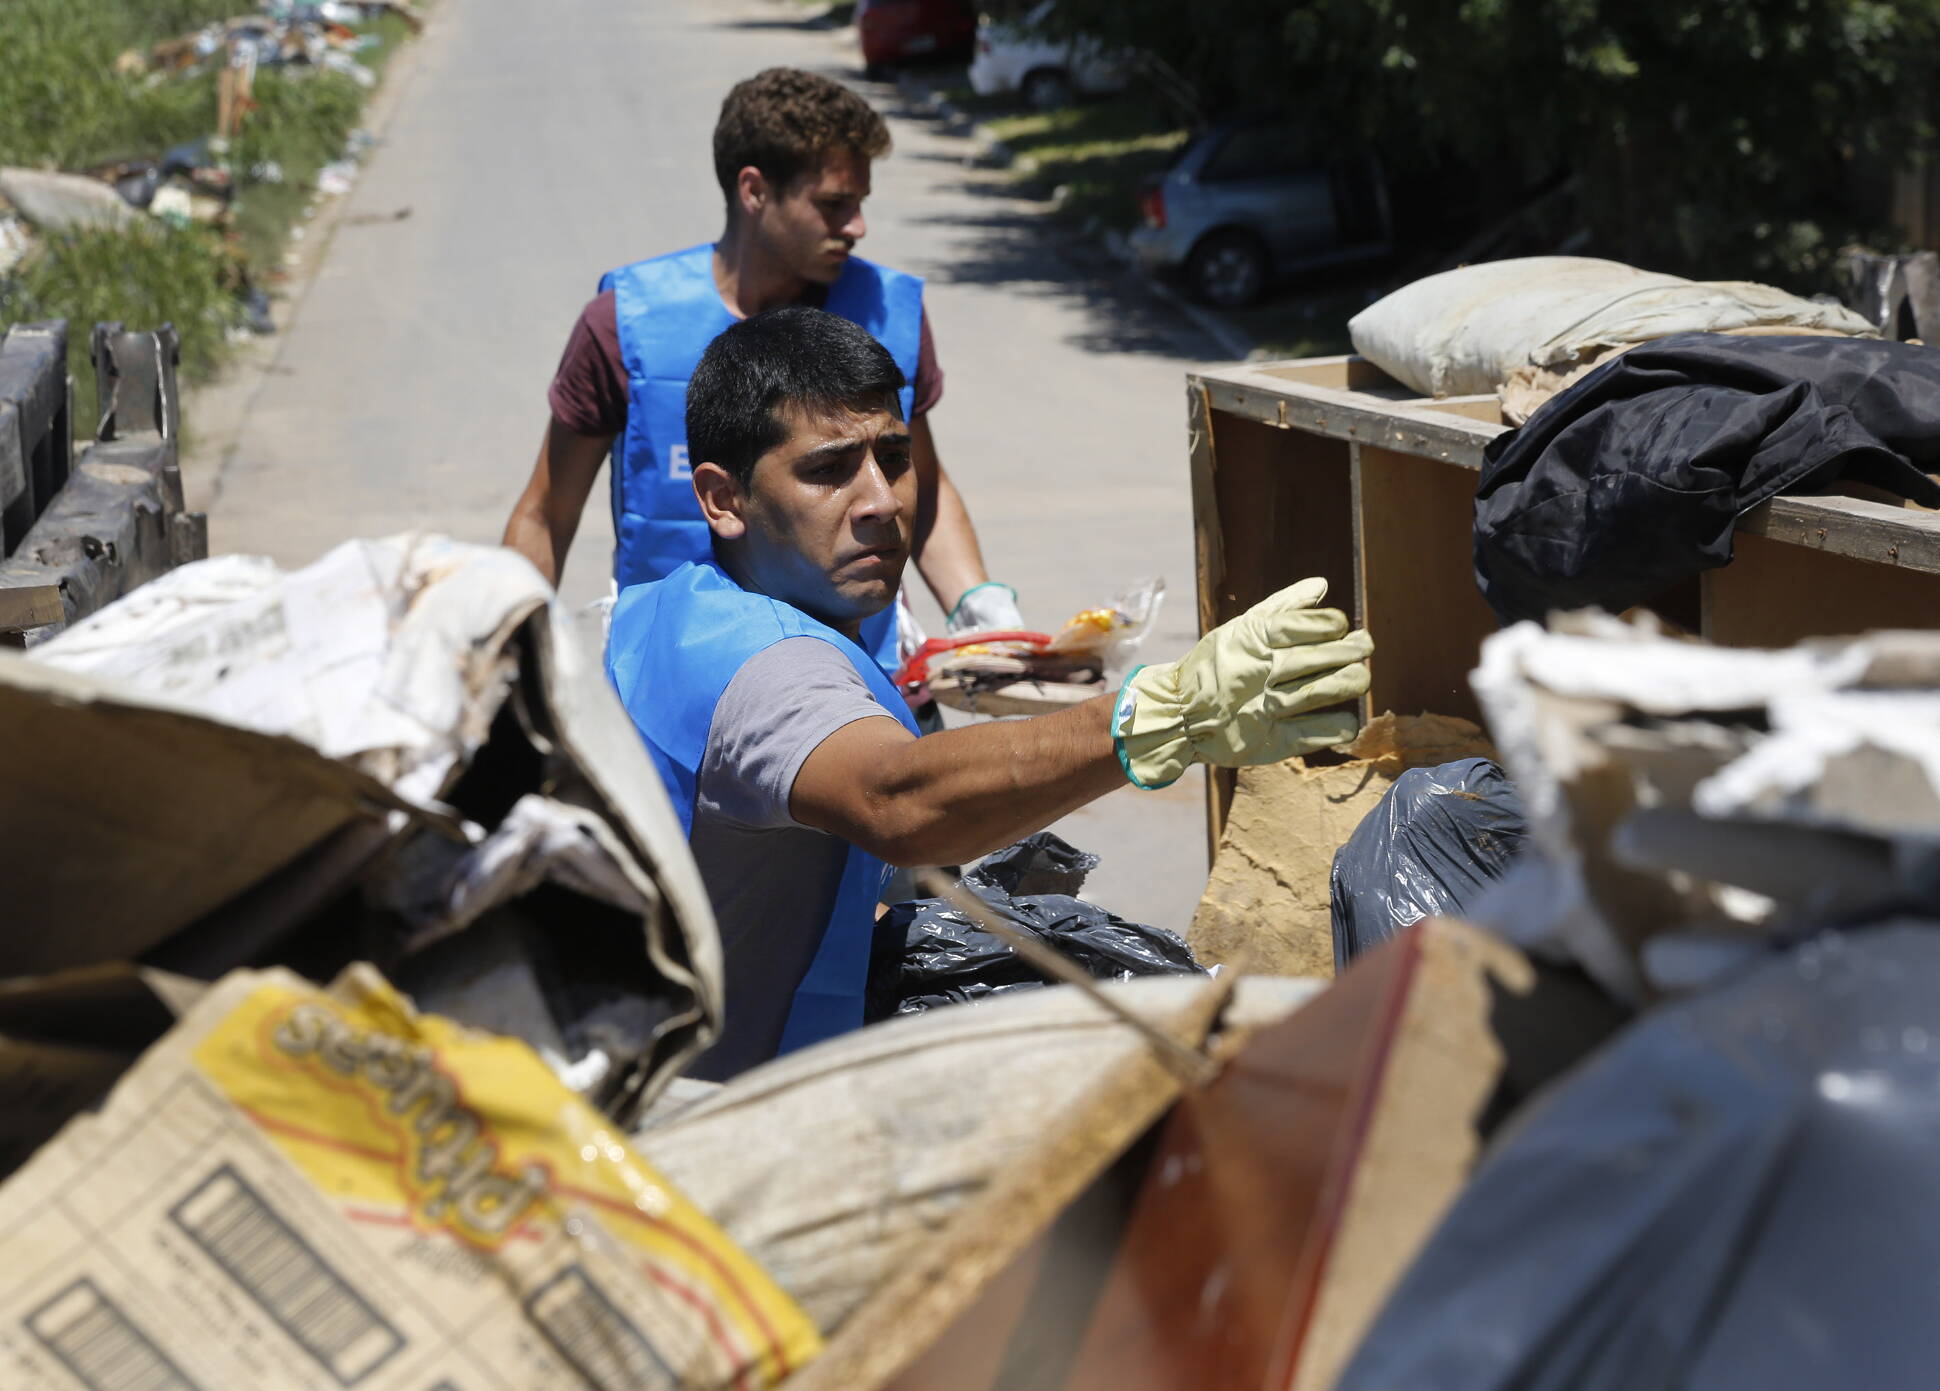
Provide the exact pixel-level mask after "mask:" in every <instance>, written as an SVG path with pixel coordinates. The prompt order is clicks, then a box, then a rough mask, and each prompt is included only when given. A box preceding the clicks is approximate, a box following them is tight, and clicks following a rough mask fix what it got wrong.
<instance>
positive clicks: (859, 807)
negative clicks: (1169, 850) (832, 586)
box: [788, 696, 1125, 865]
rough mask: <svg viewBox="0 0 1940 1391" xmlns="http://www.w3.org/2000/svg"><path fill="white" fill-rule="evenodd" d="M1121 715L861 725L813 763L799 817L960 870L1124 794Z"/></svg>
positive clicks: (795, 810) (889, 856) (1104, 709)
mask: <svg viewBox="0 0 1940 1391" xmlns="http://www.w3.org/2000/svg"><path fill="white" fill-rule="evenodd" d="M1111 712H1112V699H1111V697H1110V696H1099V697H1098V698H1096V699H1095V700H1088V701H1086V702H1085V703H1084V704H1082V705H1077V706H1073V707H1072V708H1071V709H1069V710H1060V711H1058V712H1057V713H1056V714H1054V715H1042V716H1039V717H1038V718H1036V719H1029V720H1015V721H1010V722H1006V723H992V724H981V725H971V726H969V727H967V728H964V729H949V730H943V731H941V732H939V733H936V734H932V735H929V736H928V737H926V738H922V739H918V738H915V737H914V736H913V735H911V734H910V733H909V731H908V730H906V729H904V728H903V727H902V725H900V724H898V723H897V722H896V721H895V720H893V719H890V718H888V717H887V716H885V717H884V718H882V719H867V720H857V721H855V722H854V723H853V724H848V725H844V726H843V727H842V728H841V729H838V730H837V731H836V732H835V733H833V734H831V735H830V736H829V737H828V738H827V739H824V740H823V741H822V743H821V744H820V745H819V746H818V747H817V748H816V750H815V752H814V753H812V754H810V755H809V756H808V758H807V759H806V760H805V761H804V762H803V763H802V767H801V771H800V772H798V773H797V774H796V775H795V786H794V790H793V792H792V793H791V794H790V795H789V799H788V810H789V814H790V815H792V816H793V817H794V818H795V819H796V820H797V821H799V822H801V824H802V825H804V826H812V827H814V828H815V829H816V830H818V831H828V832H830V833H831V834H833V835H837V836H840V837H841V838H842V839H843V840H846V841H848V842H849V843H850V844H851V845H859V846H861V847H862V848H863V849H864V850H867V851H868V852H869V853H870V854H872V855H874V856H876V858H878V859H880V860H883V861H886V862H887V863H889V864H892V865H948V864H961V863H963V862H964V861H966V860H973V859H975V858H976V857H977V856H979V855H985V854H988V853H989V852H991V851H992V850H998V849H1001V848H1002V847H1004V846H1006V845H1009V844H1010V843H1011V842H1012V841H1015V840H1020V839H1022V838H1023V837H1024V836H1027V835H1029V834H1030V833H1031V832H1033V831H1037V830H1042V829H1043V828H1044V827H1045V826H1048V825H1050V824H1051V823H1052V822H1053V821H1055V820H1057V819H1058V818H1059V817H1060V816H1063V815H1065V814H1066V813H1068V812H1073V811H1076V810H1077V809H1078V808H1079V807H1081V806H1083V805H1085V803H1087V802H1091V801H1095V800H1097V799H1098V798H1100V797H1102V796H1104V795H1105V794H1106V793H1107V792H1110V791H1111V790H1112V789H1113V788H1116V787H1122V786H1123V785H1124V783H1125V774H1124V773H1123V772H1122V771H1121V770H1120V769H1119V766H1118V755H1117V754H1116V753H1115V752H1114V751H1113V749H1112V740H1111Z"/></svg>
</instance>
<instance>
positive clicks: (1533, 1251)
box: [1339, 921, 1940, 1391]
mask: <svg viewBox="0 0 1940 1391" xmlns="http://www.w3.org/2000/svg"><path fill="white" fill-rule="evenodd" d="M1935 928H1936V924H1933V923H1930V922H1908V921H1901V922H1895V923H1890V924H1886V925H1882V926H1880V927H1877V928H1873V929H1869V930H1864V931H1854V932H1850V933H1834V934H1826V935H1822V936H1820V937H1816V938H1814V939H1812V940H1810V941H1807V942H1805V943H1803V944H1802V945H1800V946H1798V947H1795V948H1793V949H1792V950H1790V951H1787V952H1785V953H1783V954H1782V955H1776V956H1773V957H1771V958H1768V959H1767V960H1765V961H1764V962H1762V963H1760V964H1759V965H1758V966H1756V967H1754V968H1753V969H1751V970H1750V971H1748V972H1747V973H1746V974H1744V975H1742V976H1740V977H1738V978H1736V979H1735V980H1734V981H1733V982H1732V983H1730V984H1728V985H1725V986H1722V987H1720V988H1718V989H1716V990H1713V991H1711V992H1709V993H1706V994H1704V995H1700V996H1696V997H1693V998H1691V999H1688V1000H1685V1001H1682V1002H1679V1003H1676V1004H1670V1005H1665V1006H1662V1007H1660V1008H1658V1009H1655V1010H1652V1011H1651V1012H1649V1013H1647V1014H1645V1015H1643V1016H1642V1017H1641V1018H1639V1019H1638V1020H1637V1021H1636V1022H1635V1023H1633V1024H1632V1025H1630V1026H1629V1027H1628V1028H1626V1029H1625V1030H1624V1031H1623V1032H1622V1033H1620V1034H1619V1035H1617V1037H1616V1038H1615V1039H1614V1040H1612V1041H1611V1042H1610V1043H1609V1044H1607V1045H1606V1046H1605V1047H1604V1048H1603V1049H1602V1050H1600V1051H1599V1052H1598V1053H1597V1054H1595V1055H1593V1056H1592V1057H1591V1058H1590V1059H1589V1060H1588V1061H1587V1062H1586V1063H1584V1064H1583V1065H1582V1066H1581V1067H1579V1068H1578V1069H1577V1070H1576V1071H1575V1072H1573V1073H1571V1074H1569V1075H1568V1076H1566V1077H1565V1078H1563V1079H1562V1080H1561V1081H1560V1082H1559V1083H1558V1084H1556V1085H1555V1086H1554V1087H1553V1088H1552V1089H1550V1090H1549V1091H1547V1092H1546V1093H1545V1094H1543V1095H1542V1096H1539V1097H1538V1098H1536V1099H1535V1100H1534V1101H1533V1102H1531V1103H1530V1104H1529V1106H1528V1107H1527V1108H1526V1109H1525V1110H1524V1111H1523V1112H1522V1113H1520V1114H1519V1115H1517V1116H1516V1117H1515V1118H1514V1119H1513V1120H1512V1121H1511V1122H1510V1123H1509V1125H1508V1126H1507V1127H1506V1128H1505V1129H1504V1131H1503V1133H1502V1134H1501V1135H1499V1136H1498V1137H1497V1138H1496V1141H1495V1143H1494V1145H1493V1147H1492V1149H1491V1151H1490V1153H1489V1155H1488V1157H1487V1158H1486V1159H1485V1160H1484V1162H1483V1164H1482V1165H1481V1167H1480V1169H1479V1170H1478V1171H1477V1172H1476V1174H1475V1176H1474V1178H1473V1179H1472V1180H1471V1181H1470V1182H1469V1184H1468V1187H1467V1188H1466V1189H1465V1190H1464V1191H1463V1193H1462V1194H1461V1196H1460V1198H1459V1199H1458V1200H1457V1201H1456V1203H1455V1206H1454V1207H1453V1208H1452V1209H1451V1210H1450V1211H1449V1213H1448V1215H1447V1217H1446V1218H1444V1220H1443V1221H1442V1224H1441V1226H1440V1227H1439V1229H1438V1230H1437V1231H1436V1232H1435V1234H1434V1235H1433V1236H1432V1237H1431V1238H1430V1240H1429V1243H1428V1245H1427V1246H1426V1248H1424V1250H1423V1251H1422V1253H1421V1254H1420V1256H1419V1257H1418V1258H1417V1259H1416V1260H1415V1262H1414V1264H1413V1266H1412V1267H1411V1268H1410V1269H1409V1270H1408V1271H1407V1273H1406V1274H1405V1275H1404V1276H1403V1277H1402V1280H1401V1282H1400V1284H1399V1286H1398V1287H1397V1289H1396V1290H1395V1292H1394V1294H1393V1295H1392V1296H1391V1297H1390V1299H1389V1300H1388V1303H1387V1305H1386V1307H1385V1308H1384V1309H1383V1310H1382V1311H1381V1313H1380V1315H1379V1316H1378V1317H1377V1318H1376V1320H1375V1322H1374V1325H1373V1327H1372V1329H1371V1330H1370V1331H1369V1333H1368V1336H1367V1337H1366V1339H1365V1340H1364V1341H1363V1343H1362V1346H1361V1348H1360V1349H1359V1351H1358V1352H1357V1353H1356V1354H1355V1356H1354V1359H1353V1361H1352V1362H1351V1363H1350V1364H1349V1367H1348V1370H1347V1372H1346V1374H1345V1375H1344V1376H1343V1377H1342V1379H1341V1381H1340V1382H1339V1388H1340V1391H1619V1389H1621V1391H1635V1388H1640V1387H1676V1388H1679V1389H1680V1391H1740V1389H1741V1388H1742V1391H1823V1389H1824V1388H1828V1387H1865V1388H1867V1391H1899V1388H1906V1391H1912V1389H1913V1388H1916V1387H1918V1388H1924V1387H1928V1386H1931V1385H1932V1384H1933V1380H1934V1370H1933V1369H1934V1367H1935V1366H1936V1365H1940V1319H1936V1318H1935V1317H1934V1288H1935V1274H1934V1272H1935V1271H1936V1270H1940V1185H1936V1184H1935V1182H1934V1165H1935V1156H1936V1155H1940V931H1936V930H1935Z"/></svg>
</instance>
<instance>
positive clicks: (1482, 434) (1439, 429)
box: [1189, 368, 1507, 468]
mask: <svg viewBox="0 0 1940 1391" xmlns="http://www.w3.org/2000/svg"><path fill="white" fill-rule="evenodd" d="M1189 380H1191V381H1193V382H1195V383H1196V384H1198V385H1201V386H1203V387H1204V388H1205V390H1206V395H1207V398H1208V399H1209V400H1210V401H1211V403H1212V407H1213V409H1214V410H1215V411H1223V412H1226V413H1228V414H1232V415H1243V416H1245V417H1247V418H1248V419H1249V420H1258V421H1260V422H1262V423H1264V424H1267V425H1279V426H1284V427H1285V428H1287V429H1290V430H1302V431H1305V432H1307V433H1309V434H1315V435H1327V436H1329V437H1331V438H1333V439H1342V440H1353V441H1357V442H1359V443H1362V444H1378V445H1383V446H1385V447H1387V448H1390V449H1399V450H1403V451H1405V452H1407V453H1410V454H1425V455H1427V456H1429V457H1431V458H1436V459H1443V460H1446V461H1447V462H1449V463H1454V464H1464V465H1466V466H1468V467H1469V468H1480V467H1481V466H1482V451H1483V449H1485V448H1486V447H1487V446H1488V443H1489V441H1490V440H1492V439H1494V438H1495V437H1496V436H1497V435H1499V434H1501V433H1502V432H1503V430H1504V429H1505V428H1507V427H1505V426H1502V425H1489V424H1486V423H1484V422H1482V421H1480V420H1469V419H1467V418H1465V417H1463V416H1461V415H1451V414H1450V413H1448V412H1447V411H1433V410H1424V409H1422V408H1421V407H1419V406H1417V405H1401V404H1397V403H1396V402H1395V401H1392V400H1387V399H1383V398H1382V397H1380V396H1376V395H1373V394H1371V393H1368V392H1362V391H1336V390H1334V389H1332V388H1330V387H1322V386H1304V385H1301V384H1299V383H1294V382H1286V381H1280V380H1276V379H1275V378H1273V377H1269V376H1267V375H1266V374H1265V373H1262V372H1257V371H1253V370H1251V369H1237V368H1236V369H1231V370H1228V371H1222V372H1205V373H1200V374H1197V375H1195V376H1192V377H1190V378H1189ZM1406 399H1409V400H1418V399H1419V398H1415V397H1409V398H1406Z"/></svg>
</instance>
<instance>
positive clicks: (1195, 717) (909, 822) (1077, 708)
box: [788, 580, 1374, 865]
mask: <svg viewBox="0 0 1940 1391" xmlns="http://www.w3.org/2000/svg"><path fill="white" fill-rule="evenodd" d="M995 592H996V593H999V594H1005V595H1006V597H1008V594H1007V592H1006V591H1004V590H1003V589H1001V588H998V589H997V590H996V591H995ZM1326 593H1327V586H1326V584H1325V583H1324V582H1323V581H1320V580H1306V581H1304V582H1302V583H1300V584H1297V585H1295V586H1294V587H1293V588H1291V589H1288V590H1283V591H1282V592H1280V593H1278V594H1276V595H1274V596H1273V597H1272V598H1271V599H1268V600H1267V601H1266V602H1265V603H1263V604H1260V605H1258V606H1257V607H1256V608H1254V609H1252V610H1251V611H1250V612H1248V613H1247V614H1246V615H1245V616H1244V617H1242V618H1239V619H1236V620H1234V621H1233V622H1231V623H1228V624H1226V625H1225V626H1224V627H1223V628H1217V629H1215V630H1214V631H1212V632H1210V633H1208V634H1206V636H1205V637H1203V638H1201V639H1200V640H1199V645H1198V646H1197V647H1195V648H1193V649H1192V651H1191V652H1189V653H1187V654H1186V656H1185V658H1184V660H1182V661H1177V662H1174V663H1172V664H1171V665H1169V666H1148V667H1141V668H1139V670H1137V671H1135V672H1133V673H1132V675H1131V679H1130V680H1128V681H1126V683H1125V685H1124V688H1123V690H1121V691H1120V692H1119V694H1118V697H1117V700H1116V702H1114V700H1113V698H1112V697H1111V696H1109V695H1100V696H1097V697H1095V698H1093V699H1091V700H1087V701H1083V702H1081V703H1079V704H1077V705H1073V706H1071V707H1070V708H1068V709H1065V710H1059V711H1057V712H1056V713H1054V714H1049V715H1038V716H1035V717H1033V718H1031V719H1028V720H998V721H989V722H985V723H980V724H974V725H968V726H965V727H963V728H961V729H945V730H941V731H938V732H937V733H934V734H926V735H924V736H923V737H922V738H920V739H918V738H914V737H912V736H911V735H910V733H909V731H908V730H906V729H904V728H903V726H902V725H901V724H900V723H898V722H897V721H895V720H893V719H890V718H889V717H888V712H887V711H885V712H884V713H883V716H882V717H881V718H874V717H872V718H868V719H859V720H851V721H850V722H849V723H848V724H846V725H843V726H842V727H841V728H840V729H838V730H836V731H835V732H834V733H832V734H830V735H829V736H828V737H827V738H826V739H824V740H823V741H822V742H821V743H820V744H819V745H817V746H816V748H815V750H814V751H813V752H812V753H810V754H809V755H808V757H807V758H806V759H805V760H804V761H803V762H802V765H801V769H800V771H799V772H797V773H796V775H795V783H794V788H793V790H792V791H791V792H790V793H789V797H788V809H789V813H790V815H792V816H793V817H794V818H795V820H797V821H799V822H800V823H801V824H802V825H804V826H812V827H814V828H815V829H816V830H818V831H827V832H829V833H830V834H831V835H836V836H840V837H841V838H842V839H844V840H846V841H848V842H849V843H850V844H851V845H859V846H861V847H862V848H863V849H864V850H866V851H868V852H869V853H870V854H871V855H874V856H876V857H877V858H878V859H880V860H884V861H886V862H888V863H889V864H892V865H945V864H961V863H962V862H963V861H965V860H969V859H974V858H975V857H976V856H978V855H985V854H988V853H989V852H990V851H992V850H995V849H998V848H999V847H1001V846H1005V845H1009V844H1010V843H1011V842H1012V841H1014V840H1016V839H1018V838H1019V837H1020V836H1026V835H1029V834H1030V833H1031V832H1032V831H1040V830H1043V829H1044V827H1046V826H1048V825H1050V824H1051V823H1052V822H1053V821H1056V820H1057V819H1058V818H1059V817H1061V816H1067V815H1069V814H1070V813H1072V812H1074V811H1076V810H1077V809H1078V808H1079V807H1081V806H1083V805H1085V803H1087V802H1090V801H1094V800H1096V799H1097V798H1099V797H1103V796H1105V795H1107V794H1108V793H1110V792H1112V791H1113V790H1114V789H1116V788H1120V787H1123V786H1124V785H1125V777H1126V775H1127V774H1130V776H1131V779H1132V781H1133V782H1135V783H1137V784H1138V785H1139V786H1140V787H1163V786H1164V785H1165V784H1166V783H1169V782H1171V781H1172V780H1173V779H1174V778H1176V777H1178V776H1179V774H1181V773H1183V772H1184V771H1185V770H1186V768H1187V767H1188V766H1190V765H1191V764H1193V763H1217V764H1221V765H1223V766H1226V767H1237V766H1238V765H1240V764H1245V763H1271V762H1273V761H1275V760H1277V759H1282V758H1288V757H1291V756H1292V755H1294V754H1297V753H1308V752H1310V751H1312V750H1314V749H1319V748H1325V747H1326V746H1327V745H1329V744H1338V743H1340V742H1341V741H1342V740H1344V739H1349V738H1352V737H1353V734H1354V729H1355V720H1354V716H1353V715H1352V714H1350V713H1349V712H1347V711H1345V710H1325V709H1323V707H1325V706H1329V705H1338V704H1340V703H1341V702H1342V701H1348V700H1352V699H1354V698H1355V697H1356V696H1358V695H1360V694H1361V693H1362V692H1363V691H1365V690H1366V689H1367V666H1366V664H1365V663H1366V658H1367V655H1368V653H1370V652H1371V651H1373V650H1374V644H1373V643H1371V642H1369V641H1368V636H1367V634H1366V633H1350V632H1348V631H1347V620H1346V619H1345V618H1344V617H1342V616H1341V615H1340V614H1339V613H1338V612H1336V611H1335V610H1333V609H1320V608H1315V607H1314V605H1316V604H1318V603H1319V602H1320V601H1321V599H1322V598H1324V597H1325V596H1326Z"/></svg>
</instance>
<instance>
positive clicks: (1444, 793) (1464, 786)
mask: <svg viewBox="0 0 1940 1391" xmlns="http://www.w3.org/2000/svg"><path fill="white" fill-rule="evenodd" d="M1528 830H1529V823H1528V822H1527V821H1526V820H1525V819H1524V817H1523V813H1522V798H1521V797H1520V796H1518V795H1517V793H1516V789H1515V784H1513V783H1511V782H1510V781H1509V778H1508V775H1507V774H1505V773H1504V772H1503V771H1502V769H1501V768H1500V767H1499V766H1498V765H1496V764H1495V763H1494V762H1492V761H1490V760H1489V759H1486V758H1463V759H1458V760H1456V761H1455V762H1453V763H1444V764H1442V765H1441V766H1440V767H1439V768H1410V769H1409V770H1408V771H1407V772H1405V773H1403V774H1402V775H1401V776H1400V777H1398V778H1396V779H1395V780H1394V786H1393V787H1390V788H1389V789H1388V792H1387V795H1386V796H1385V797H1383V798H1382V799H1381V801H1380V803H1379V804H1378V805H1377V806H1376V807H1375V808H1374V810H1373V811H1371V812H1369V813H1368V814H1367V816H1366V817H1364V818H1363V819H1362V821H1361V824H1360V825H1359V826H1357V827H1355V828H1354V834H1353V835H1352V836H1350V837H1348V840H1347V844H1345V845H1343V846H1342V847H1341V848H1340V849H1339V850H1337V851H1335V852H1334V872H1333V874H1332V876H1331V887H1332V891H1333V893H1332V896H1333V917H1334V969H1335V970H1336V971H1339V970H1343V969H1345V968H1346V966H1347V963H1348V962H1349V961H1352V960H1353V959H1354V958H1355V957H1356V956H1358V955H1359V954H1360V953H1362V952H1364V951H1366V950H1368V949H1369V948H1370V947H1374V946H1378V945H1379V944H1380V943H1382V942H1385V941H1387V940H1388V938H1390V937H1392V936H1394V935H1395V934H1396V933H1397V932H1400V931H1401V930H1402V929H1403V928H1405V927H1407V926H1409V925H1410V924H1412V923H1417V922H1420V921H1421V920H1422V919H1423V918H1431V917H1435V916H1437V915H1443V914H1447V915H1460V914H1462V913H1464V912H1466V911H1467V909H1468V908H1469V906H1470V905H1471V904H1473V903H1474V902H1475V900H1476V899H1477V898H1479V897H1480V896H1481V894H1482V891H1483V890H1484V889H1486V888H1488V886H1489V885H1491V884H1493V883H1494V882H1495V881H1496V880H1498V879H1500V878H1501V877H1502V876H1503V874H1504V873H1505V872H1506V871H1507V870H1508V868H1509V863H1510V861H1512V860H1514V859H1515V857H1516V855H1517V853H1518V852H1519V851H1520V850H1521V849H1522V841H1523V837H1524V836H1525V835H1527V834H1528Z"/></svg>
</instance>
